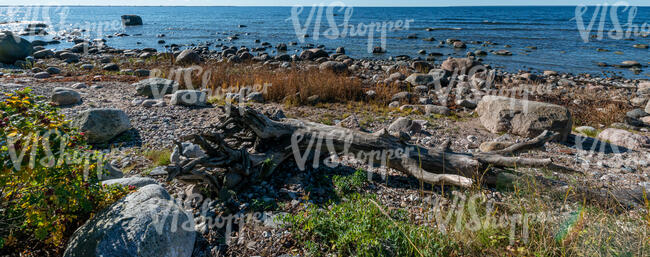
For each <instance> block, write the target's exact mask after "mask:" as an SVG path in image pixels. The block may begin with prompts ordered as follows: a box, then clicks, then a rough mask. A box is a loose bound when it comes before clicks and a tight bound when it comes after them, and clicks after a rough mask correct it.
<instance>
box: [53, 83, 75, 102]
mask: <svg viewBox="0 0 650 257" xmlns="http://www.w3.org/2000/svg"><path fill="white" fill-rule="evenodd" d="M52 102H53V103H55V104H56V105H71V104H77V103H79V102H81V94H79V93H78V92H77V91H74V90H72V89H69V88H65V87H57V88H54V93H53V94H52Z"/></svg>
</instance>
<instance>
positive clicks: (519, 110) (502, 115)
mask: <svg viewBox="0 0 650 257" xmlns="http://www.w3.org/2000/svg"><path fill="white" fill-rule="evenodd" d="M476 111H477V112H478V115H479V119H480V120H481V123H482V124H483V126H484V127H485V128H486V129H488V130H489V131H490V132H492V133H501V132H508V133H512V134H517V135H520V136H524V137H529V138H532V137H536V136H538V135H539V134H541V133H542V132H543V131H544V130H550V131H555V132H558V133H560V137H559V138H558V139H557V140H560V141H565V140H566V139H567V137H568V136H569V134H570V133H571V126H572V124H573V121H572V119H571V113H570V112H569V110H567V109H566V108H564V107H562V106H559V105H555V104H548V103H540V102H534V101H527V100H520V99H514V98H508V97H503V96H484V97H483V99H481V101H480V102H479V104H478V107H477V109H476Z"/></svg>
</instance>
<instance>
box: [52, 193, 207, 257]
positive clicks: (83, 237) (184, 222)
mask: <svg viewBox="0 0 650 257" xmlns="http://www.w3.org/2000/svg"><path fill="white" fill-rule="evenodd" d="M195 240H196V231H195V230H194V220H193V219H192V216H191V215H189V214H188V213H187V212H185V211H184V210H183V209H182V208H181V207H180V206H179V205H178V204H177V203H176V202H174V200H173V198H172V197H171V196H170V195H169V193H167V191H165V189H164V188H163V187H161V186H160V185H155V184H154V185H146V186H144V187H142V188H140V189H138V191H136V192H134V193H132V194H130V195H128V196H126V197H125V198H123V199H121V200H119V201H117V202H116V203H115V204H113V205H111V206H110V207H108V208H107V209H106V210H104V211H102V212H100V213H99V214H97V215H96V216H95V217H93V218H92V219H90V220H88V222H86V223H85V224H84V225H83V226H81V227H80V228H79V229H77V231H75V232H74V234H73V235H72V238H71V240H70V243H69V244H68V247H67V249H66V250H65V252H64V253H63V256H64V257H81V256H83V257H95V256H96V257H99V256H111V257H127V256H142V257H145V256H156V257H189V256H192V251H193V249H194V243H195Z"/></svg>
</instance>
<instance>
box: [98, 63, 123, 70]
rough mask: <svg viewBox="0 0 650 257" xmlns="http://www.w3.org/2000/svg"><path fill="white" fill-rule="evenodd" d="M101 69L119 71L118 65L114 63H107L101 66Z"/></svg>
mask: <svg viewBox="0 0 650 257" xmlns="http://www.w3.org/2000/svg"><path fill="white" fill-rule="evenodd" d="M102 70H105V71H120V66H119V65H117V64H115V63H109V64H106V65H104V67H102Z"/></svg>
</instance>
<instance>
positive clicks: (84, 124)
mask: <svg viewBox="0 0 650 257" xmlns="http://www.w3.org/2000/svg"><path fill="white" fill-rule="evenodd" d="M73 124H74V125H75V126H76V127H78V128H79V130H80V131H81V132H83V133H85V135H86V137H87V138H88V143H91V144H96V143H106V142H108V141H109V140H111V139H112V138H114V137H115V136H117V135H119V134H121V133H122V132H124V131H127V130H129V129H130V128H131V121H130V120H129V116H127V115H126V113H125V112H124V111H122V110H119V109H111V108H95V109H89V110H86V111H83V112H81V113H80V114H79V116H77V117H76V118H75V119H74V121H73Z"/></svg>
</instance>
